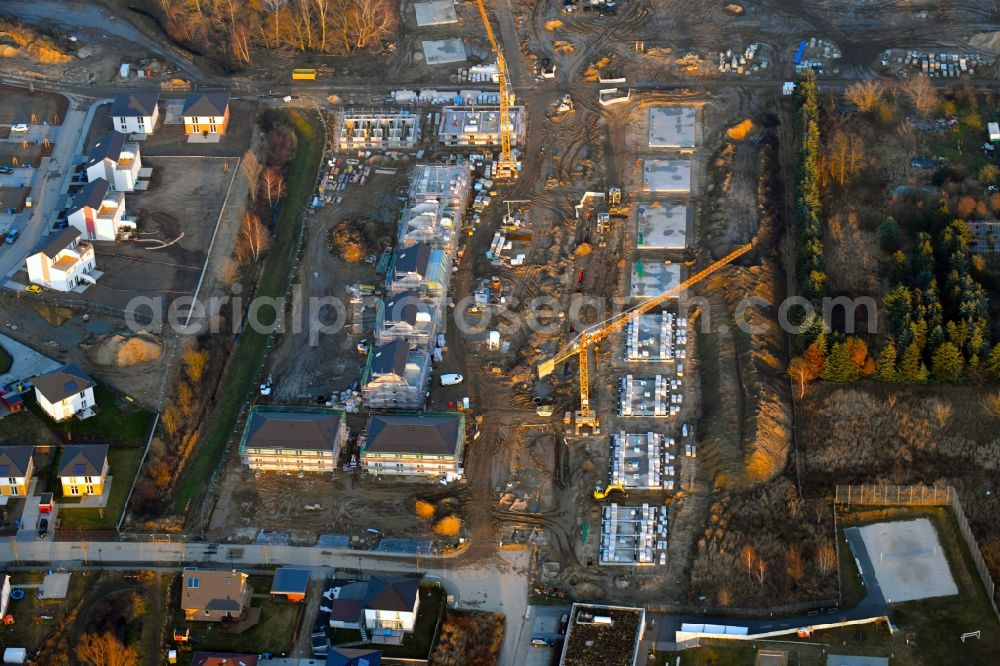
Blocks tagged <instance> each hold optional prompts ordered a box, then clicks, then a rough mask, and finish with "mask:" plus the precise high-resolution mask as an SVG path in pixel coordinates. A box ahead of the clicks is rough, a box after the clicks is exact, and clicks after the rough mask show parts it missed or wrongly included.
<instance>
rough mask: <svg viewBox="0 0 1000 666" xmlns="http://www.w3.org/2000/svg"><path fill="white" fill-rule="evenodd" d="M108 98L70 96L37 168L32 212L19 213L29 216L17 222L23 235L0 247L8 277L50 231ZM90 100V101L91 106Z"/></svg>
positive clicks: (1, 272)
mask: <svg viewBox="0 0 1000 666" xmlns="http://www.w3.org/2000/svg"><path fill="white" fill-rule="evenodd" d="M107 101H110V100H97V101H94V102H90V100H81V99H80V98H77V97H74V96H70V98H69V108H68V110H67V111H66V117H65V118H64V119H63V123H62V125H60V126H59V134H58V136H57V137H56V139H55V143H54V144H53V147H52V156H51V157H47V158H44V159H43V160H42V164H41V166H40V167H39V168H37V169H34V175H33V178H32V184H31V196H32V199H33V201H34V203H33V205H32V207H31V210H30V213H28V214H27V215H26V216H25V215H20V216H18V218H19V219H21V218H24V217H27V219H26V221H25V222H23V224H22V223H16V224H15V228H18V229H20V231H21V235H20V237H18V239H17V241H16V242H15V243H14V244H13V245H5V246H4V248H3V249H2V250H0V276H4V278H5V279H6V278H10V277H11V276H12V275H13V274H14V273H16V272H17V270H18V269H20V268H21V267H22V266H23V265H24V259H25V257H26V256H27V255H28V253H29V252H30V251H31V250H33V249H34V248H35V247H37V246H38V242H39V241H40V240H41V239H42V237H43V236H45V235H46V234H47V233H49V231H50V229H51V224H52V222H53V221H55V211H56V207H57V205H58V203H59V198H60V196H62V195H63V194H64V193H65V192H66V190H67V189H68V188H69V180H70V178H72V176H73V167H74V166H75V165H74V164H73V158H74V157H75V156H77V155H79V154H81V153H82V152H83V150H84V146H83V142H84V140H85V139H86V136H87V130H88V129H89V128H90V123H91V121H93V119H94V112H95V111H96V110H97V107H98V106H99V105H101V104H103V103H104V102H107ZM87 103H90V106H89V107H87ZM3 281H4V280H0V282H3Z"/></svg>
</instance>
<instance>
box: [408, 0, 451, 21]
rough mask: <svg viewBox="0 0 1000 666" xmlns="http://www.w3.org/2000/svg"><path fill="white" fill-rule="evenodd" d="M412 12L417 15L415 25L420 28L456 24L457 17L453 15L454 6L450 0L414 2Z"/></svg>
mask: <svg viewBox="0 0 1000 666" xmlns="http://www.w3.org/2000/svg"><path fill="white" fill-rule="evenodd" d="M413 11H414V12H416V14H417V25H418V26H419V27H421V28H423V27H424V26H428V25H447V24H448V23H458V16H457V15H456V14H455V4H454V3H453V2H452V0H430V2H414V3H413Z"/></svg>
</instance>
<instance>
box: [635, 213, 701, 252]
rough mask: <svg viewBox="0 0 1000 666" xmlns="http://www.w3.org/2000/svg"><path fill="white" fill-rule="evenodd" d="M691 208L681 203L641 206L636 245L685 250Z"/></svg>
mask: <svg viewBox="0 0 1000 666" xmlns="http://www.w3.org/2000/svg"><path fill="white" fill-rule="evenodd" d="M690 220H691V209H690V208H689V207H688V206H682V205H680V204H667V205H665V206H664V205H660V206H657V207H652V206H639V210H638V215H636V226H637V236H636V239H637V240H636V246H637V247H638V248H639V249H640V250H683V249H684V248H686V247H687V230H688V222H689V221H690Z"/></svg>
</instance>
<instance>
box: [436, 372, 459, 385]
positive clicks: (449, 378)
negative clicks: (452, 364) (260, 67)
mask: <svg viewBox="0 0 1000 666" xmlns="http://www.w3.org/2000/svg"><path fill="white" fill-rule="evenodd" d="M464 379H465V377H463V376H462V375H460V374H458V373H457V372H456V373H453V374H449V375H441V378H440V380H439V381H440V382H441V386H456V385H458V384H461V383H462V381H463V380H464Z"/></svg>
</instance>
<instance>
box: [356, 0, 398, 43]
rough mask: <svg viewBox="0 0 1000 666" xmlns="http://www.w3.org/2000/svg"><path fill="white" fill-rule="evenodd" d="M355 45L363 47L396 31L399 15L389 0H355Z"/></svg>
mask: <svg viewBox="0 0 1000 666" xmlns="http://www.w3.org/2000/svg"><path fill="white" fill-rule="evenodd" d="M351 4H353V5H354V11H353V13H352V16H351V19H352V20H351V23H352V28H353V33H354V34H353V37H354V45H355V47H356V48H359V49H363V48H366V47H368V46H371V45H373V44H374V43H375V42H377V41H378V40H380V39H382V38H383V37H385V36H386V35H390V34H392V33H394V32H395V31H396V23H397V20H398V17H397V15H396V10H395V8H394V7H393V6H392V4H391V3H390V2H389V0H353V1H352V3H351Z"/></svg>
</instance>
